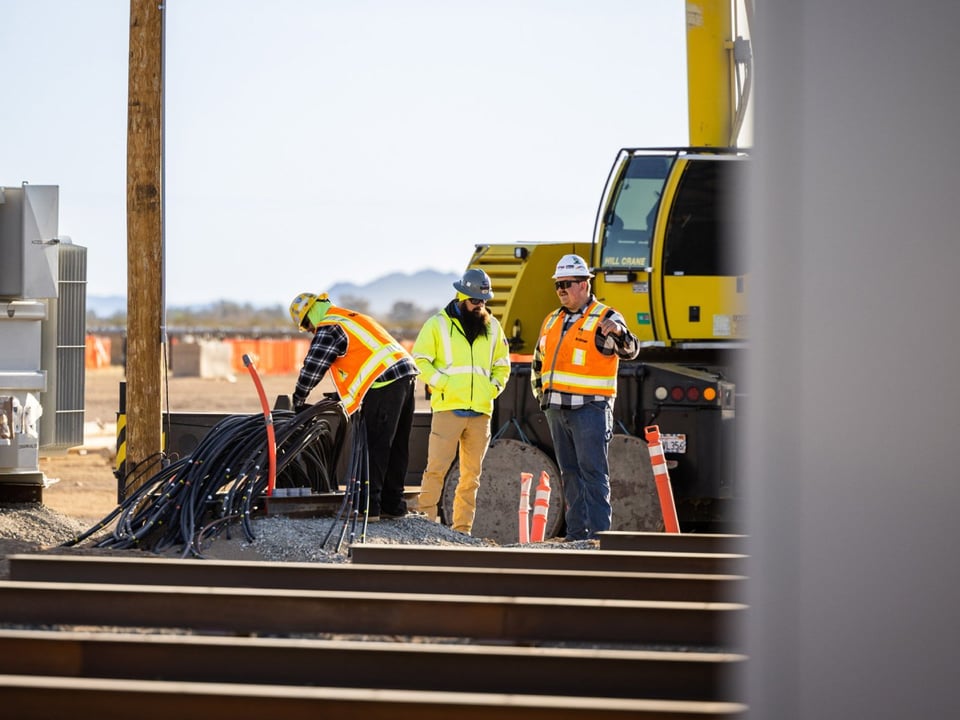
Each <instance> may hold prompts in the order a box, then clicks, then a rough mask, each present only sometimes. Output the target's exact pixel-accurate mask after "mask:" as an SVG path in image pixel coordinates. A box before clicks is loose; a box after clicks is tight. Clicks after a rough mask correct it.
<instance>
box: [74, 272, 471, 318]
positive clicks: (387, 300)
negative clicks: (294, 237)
mask: <svg viewBox="0 0 960 720" xmlns="http://www.w3.org/2000/svg"><path fill="white" fill-rule="evenodd" d="M459 277H460V276H459V275H457V274H456V273H442V272H438V271H436V270H420V271H419V272H415V273H391V274H389V275H385V276H383V277H381V278H377V279H376V280H373V281H371V282H368V283H367V284H366V285H355V284H354V283H337V284H335V285H333V286H332V287H330V288H329V289H328V290H327V292H328V293H329V294H330V298H331V299H332V300H333V301H334V302H344V301H345V300H347V299H349V298H355V299H356V298H359V299H361V300H365V301H366V302H367V303H368V309H369V311H370V312H372V313H375V314H378V315H383V316H386V315H387V314H388V313H389V312H390V310H392V309H393V305H394V303H397V302H409V303H412V304H413V305H415V306H416V307H418V308H420V309H421V310H433V309H435V308H440V307H443V306H444V305H446V304H447V302H448V301H449V300H451V299H452V298H453V296H454V294H455V293H456V290H454V289H453V283H454V281H455V280H457V279H459ZM209 305H210V303H203V304H202V305H196V306H193V307H191V308H190V309H193V310H198V309H202V308H204V307H209ZM126 310H127V297H126V296H125V295H87V312H90V313H93V314H95V315H96V316H97V317H98V318H109V317H113V316H114V315H116V314H117V313H125V312H126Z"/></svg>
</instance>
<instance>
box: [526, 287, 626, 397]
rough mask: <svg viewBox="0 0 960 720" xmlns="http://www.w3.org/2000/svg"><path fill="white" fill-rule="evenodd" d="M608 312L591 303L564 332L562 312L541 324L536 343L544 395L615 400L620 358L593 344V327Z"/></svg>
mask: <svg viewBox="0 0 960 720" xmlns="http://www.w3.org/2000/svg"><path fill="white" fill-rule="evenodd" d="M609 310H610V308H608V307H607V306H606V305H603V304H602V303H599V302H597V301H594V302H593V303H592V304H591V305H590V306H589V307H588V308H587V309H586V310H585V311H584V312H583V315H581V316H580V317H579V318H578V319H577V320H576V321H574V323H573V325H571V326H570V328H569V329H568V330H567V331H566V332H564V331H563V317H564V316H565V315H566V314H567V313H566V311H565V310H564V309H563V308H560V309H559V310H557V311H556V312H555V313H551V314H550V315H548V316H547V318H546V319H545V320H544V321H543V327H542V328H541V330H540V341H539V343H540V355H541V357H542V358H543V369H542V374H541V383H542V387H543V390H544V391H545V392H546V391H547V390H553V391H556V392H564V393H570V394H572V395H603V396H606V397H614V396H616V394H617V370H618V368H619V367H620V358H619V357H617V355H616V353H614V354H612V355H604V354H603V353H601V352H600V351H599V350H598V349H597V344H596V340H595V335H596V332H597V327H598V326H599V325H600V322H601V321H602V320H603V318H604V316H605V315H606V314H607V312H608V311H609Z"/></svg>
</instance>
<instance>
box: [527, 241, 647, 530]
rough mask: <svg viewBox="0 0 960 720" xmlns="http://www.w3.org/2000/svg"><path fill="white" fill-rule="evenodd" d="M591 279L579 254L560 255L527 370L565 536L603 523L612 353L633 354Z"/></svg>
mask: <svg viewBox="0 0 960 720" xmlns="http://www.w3.org/2000/svg"><path fill="white" fill-rule="evenodd" d="M592 277H593V273H591V272H590V270H589V268H588V267H587V264H586V262H584V260H583V258H582V257H580V256H579V255H564V256H563V257H562V258H560V261H559V262H558V263H557V267H556V272H554V274H553V279H554V281H555V282H554V285H555V287H556V290H557V295H558V297H559V298H560V309H559V310H557V311H556V312H552V313H550V314H549V315H548V316H547V317H546V319H545V320H544V321H543V326H542V327H541V329H540V337H539V339H538V340H537V346H536V348H535V350H534V353H533V362H532V364H531V373H530V382H531V384H532V385H533V394H534V396H535V397H536V398H537V400H538V401H539V403H540V408H541V409H542V410H543V411H544V412H545V414H546V416H547V425H548V426H549V428H550V437H551V438H552V439H553V447H554V453H555V454H556V457H557V464H558V465H559V467H560V478H561V480H562V482H563V494H564V499H565V501H566V502H565V505H566V517H565V519H566V526H567V536H566V539H567V540H586V539H588V538H592V537H594V536H595V535H596V534H597V533H598V532H602V531H604V530H609V529H610V522H611V517H612V511H611V507H610V470H609V465H608V462H607V452H608V449H609V446H610V438H611V437H612V436H613V403H614V398H615V397H616V394H617V370H618V369H619V366H620V358H623V359H625V360H632V359H633V358H635V357H636V356H637V354H638V353H639V352H640V344H639V341H638V340H637V338H636V336H635V335H634V334H633V333H632V332H630V330H628V329H627V325H626V322H625V321H624V319H623V316H622V315H621V314H620V313H618V312H617V311H616V310H614V309H613V308H610V307H607V306H606V305H604V304H603V303H601V302H598V301H597V299H596V298H595V297H594V296H593V293H592V292H591V291H590V278H592Z"/></svg>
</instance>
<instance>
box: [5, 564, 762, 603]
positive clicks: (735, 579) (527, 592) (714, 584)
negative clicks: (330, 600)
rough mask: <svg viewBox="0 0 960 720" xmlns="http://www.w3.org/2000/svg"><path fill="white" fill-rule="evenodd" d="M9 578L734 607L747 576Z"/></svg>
mask: <svg viewBox="0 0 960 720" xmlns="http://www.w3.org/2000/svg"><path fill="white" fill-rule="evenodd" d="M8 561H9V565H10V571H9V572H10V579H11V580H18V581H25V582H81V583H128V584H140V585H193V586H196V585H216V586H220V587H258V588H289V589H300V590H341V591H355V592H400V593H430V594H434V595H442V594H455V595H515V596H527V597H529V596H537V597H551V598H560V597H575V598H612V599H620V600H663V601H670V600H678V601H687V602H731V601H735V600H738V599H740V598H742V597H743V595H744V592H745V588H744V586H745V583H746V578H744V577H743V576H735V575H706V574H699V573H628V572H598V571H590V570H582V571H579V572H577V573H574V574H571V573H569V572H564V571H559V570H539V569H533V570H530V569H520V568H477V567H466V568H463V567H438V566H424V565H370V564H366V565H363V564H361V565H356V564H346V563H345V564H337V563H292V562H291V563H275V562H251V561H226V560H223V561H212V560H205V561H197V560H195V559H190V560H187V559H183V560H175V559H165V558H151V557H144V558H142V559H141V558H131V557H127V556H124V557H97V556H78V555H39V554H24V555H11V556H9V557H8Z"/></svg>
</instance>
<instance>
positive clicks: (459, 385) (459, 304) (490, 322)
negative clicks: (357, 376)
mask: <svg viewBox="0 0 960 720" xmlns="http://www.w3.org/2000/svg"><path fill="white" fill-rule="evenodd" d="M453 287H454V289H456V291H457V296H456V298H455V299H453V300H451V301H450V302H449V303H448V304H447V306H446V307H445V308H443V309H442V310H441V311H439V312H438V313H436V314H435V315H433V316H432V317H430V318H429V319H428V320H427V321H426V323H424V325H423V327H422V328H421V329H420V334H419V335H418V336H417V340H416V342H415V343H414V345H413V359H414V360H415V361H416V363H417V368H418V369H419V370H420V376H421V378H422V379H423V381H424V382H425V383H426V385H427V387H428V388H429V390H430V393H431V395H430V408H431V410H432V411H433V415H432V418H431V422H430V440H429V442H428V445H427V467H426V469H425V470H424V473H423V479H422V480H421V484H420V497H419V502H418V505H417V507H418V508H419V510H420V511H421V512H423V513H425V514H426V515H427V517H429V518H431V519H434V520H436V519H437V516H438V511H437V506H438V504H439V502H440V493H441V491H442V489H443V481H444V478H445V477H446V473H447V469H448V468H449V467H450V465H451V464H452V463H453V460H454V458H455V457H456V456H457V448H458V446H459V452H460V480H459V482H458V483H457V489H456V492H455V494H454V499H453V518H452V522H451V527H452V528H453V529H454V530H457V531H459V532H462V533H465V534H467V535H469V534H470V532H471V530H472V529H473V519H474V516H475V515H476V512H477V491H478V490H479V489H480V472H481V470H482V466H483V458H484V456H485V455H486V453H487V447H488V446H489V445H490V416H491V415H492V414H493V401H494V399H495V398H496V397H497V396H498V395H499V394H500V393H501V392H503V388H504V386H505V385H506V383H507V378H509V377H510V349H509V346H508V345H507V338H506V336H505V335H504V333H503V328H502V327H500V323H499V322H498V321H497V319H496V318H495V317H493V315H491V314H490V312H489V311H488V310H487V308H486V302H487V300H490V299H492V298H493V293H492V292H491V291H490V278H489V277H488V276H487V274H486V273H485V272H484V271H483V270H479V269H471V270H467V272H465V273H464V274H463V277H462V278H460V280H458V281H457V282H455V283H453Z"/></svg>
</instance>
